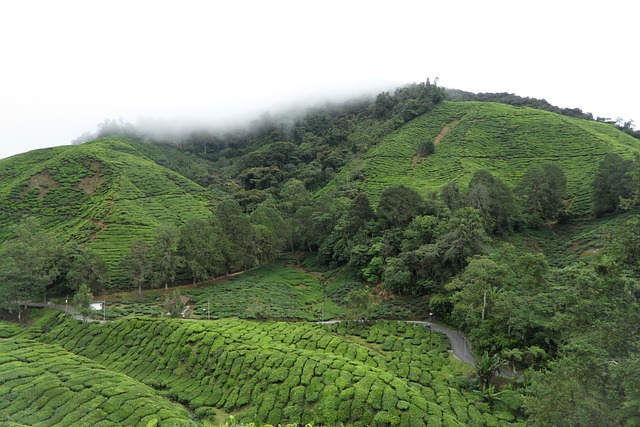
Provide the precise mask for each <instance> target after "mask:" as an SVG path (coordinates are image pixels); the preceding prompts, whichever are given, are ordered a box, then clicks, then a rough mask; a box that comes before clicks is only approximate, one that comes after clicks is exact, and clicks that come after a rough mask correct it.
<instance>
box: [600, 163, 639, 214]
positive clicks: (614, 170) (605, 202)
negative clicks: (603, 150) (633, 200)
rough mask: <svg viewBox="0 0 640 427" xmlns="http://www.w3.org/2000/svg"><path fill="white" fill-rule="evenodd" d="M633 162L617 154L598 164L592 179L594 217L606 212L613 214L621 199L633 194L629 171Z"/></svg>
mask: <svg viewBox="0 0 640 427" xmlns="http://www.w3.org/2000/svg"><path fill="white" fill-rule="evenodd" d="M632 170H633V162H632V161H631V160H625V159H623V158H622V157H621V156H620V155H619V154H616V153H609V154H607V155H606V156H605V157H604V159H602V161H601V162H600V165H599V167H598V171H597V172H596V176H595V177H594V178H593V183H592V187H593V203H592V208H591V210H592V212H593V214H594V215H595V216H596V217H599V216H602V215H603V214H605V213H607V212H615V211H617V210H618V208H619V207H620V200H621V199H628V198H630V197H631V195H632V192H633V181H632V175H631V171H632Z"/></svg>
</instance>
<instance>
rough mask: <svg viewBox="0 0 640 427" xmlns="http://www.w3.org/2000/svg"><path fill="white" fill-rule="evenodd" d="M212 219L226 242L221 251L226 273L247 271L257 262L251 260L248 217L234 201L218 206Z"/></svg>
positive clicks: (227, 201) (250, 237)
mask: <svg viewBox="0 0 640 427" xmlns="http://www.w3.org/2000/svg"><path fill="white" fill-rule="evenodd" d="M213 215H214V217H215V218H216V220H217V221H218V223H219V224H220V227H221V229H222V232H223V233H224V235H225V237H226V240H227V242H228V244H227V245H225V247H223V248H222V249H223V250H222V253H223V255H224V259H225V267H226V272H227V274H229V273H230V272H232V271H239V270H243V269H247V268H249V267H251V266H252V265H255V263H256V262H257V260H255V259H252V258H251V254H252V253H253V252H254V251H253V250H252V247H251V246H252V242H253V233H252V228H251V222H250V221H249V217H247V215H245V213H244V212H243V211H242V208H241V207H240V205H239V204H238V202H236V201H235V200H225V201H223V202H222V203H220V204H219V205H218V208H217V209H216V211H215V212H214V214H213Z"/></svg>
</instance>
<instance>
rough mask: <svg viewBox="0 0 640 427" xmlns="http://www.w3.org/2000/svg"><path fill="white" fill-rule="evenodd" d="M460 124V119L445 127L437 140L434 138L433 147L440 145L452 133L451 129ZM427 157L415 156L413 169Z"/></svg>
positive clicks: (412, 161)
mask: <svg viewBox="0 0 640 427" xmlns="http://www.w3.org/2000/svg"><path fill="white" fill-rule="evenodd" d="M458 122H460V119H455V120H454V121H452V122H450V123H447V124H446V125H444V127H443V128H442V129H441V130H440V133H439V134H438V135H437V136H436V137H435V138H433V145H438V144H440V142H441V141H442V140H443V139H444V137H445V136H447V135H448V134H449V132H451V129H453V128H454V127H455V126H456V125H457V124H458ZM425 157H427V156H425V155H422V154H416V155H415V156H413V159H411V167H414V166H415V165H416V164H417V163H418V162H419V161H420V160H421V159H424V158H425Z"/></svg>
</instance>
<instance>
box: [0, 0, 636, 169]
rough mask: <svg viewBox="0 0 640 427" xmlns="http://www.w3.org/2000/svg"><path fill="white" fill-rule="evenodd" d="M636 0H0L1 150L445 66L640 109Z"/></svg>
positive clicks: (204, 120) (501, 83)
mask: <svg viewBox="0 0 640 427" xmlns="http://www.w3.org/2000/svg"><path fill="white" fill-rule="evenodd" d="M637 8H638V6H636V5H635V4H630V3H629V2H624V1H616V0H614V1H611V2H608V3H607V6H606V7H602V6H601V5H599V4H592V3H584V2H578V1H566V2H562V3H561V2H557V1H556V2H551V1H541V2H536V3H535V4H523V3H520V2H507V1H496V0H490V1H487V2H481V3H478V2H476V1H471V0H469V1H453V2H440V3H437V4H434V3H432V2H424V1H397V2H393V3H391V2H384V3H376V2H365V1H352V2H339V1H326V2H322V3H314V4H310V3H307V2H296V1H282V0H275V1H273V2H259V1H247V2H223V3H221V2H205V1H195V0H194V1H184V2H180V3H175V2H171V3H170V2H151V1H144V0H140V1H136V2H125V1H122V0H114V1H111V2H109V3H108V4H98V3H94V2H83V1H72V0H62V1H58V2H48V1H37V0H35V1H29V2H4V3H3V4H2V5H0V40H2V49H1V50H0V57H1V58H2V64H3V67H2V68H1V69H0V94H1V96H0V158H3V157H7V156H9V155H13V154H16V153H20V152H24V151H28V150H31V149H34V148H39V147H46V146H54V145H64V144H69V143H70V141H72V140H73V139H75V138H77V137H78V136H80V135H81V134H83V133H84V132H95V131H96V130H97V129H96V126H97V125H98V124H99V123H101V122H103V121H104V120H105V119H112V120H113V119H115V120H118V119H119V118H122V119H123V120H124V121H126V122H131V123H134V124H136V123H139V122H140V123H145V122H146V123H149V122H150V121H153V122H155V123H156V124H158V125H162V126H165V127H169V128H170V129H174V128H184V127H189V126H198V127H202V126H206V127H207V128H226V127H230V126H238V125H241V124H243V123H248V122H249V121H250V120H252V119H255V118H256V117H258V116H260V115H261V114H262V113H264V112H265V111H270V112H272V113H277V112H278V111H283V110H288V111H290V110H292V109H294V110H295V109H296V108H298V109H299V108H301V107H303V106H306V105H312V104H314V103H317V102H321V101H323V100H330V101H335V102H338V101H341V100H345V99H349V98H351V97H354V96H359V95H361V94H371V93H377V92H379V91H381V90H385V89H389V88H394V87H396V86H400V85H403V84H408V83H413V82H421V81H424V80H426V79H427V78H431V79H432V80H433V79H434V78H435V77H439V84H440V85H443V86H447V87H453V88H458V89H462V90H467V91H471V92H509V93H515V94H517V95H521V96H529V97H535V98H544V99H546V100H547V101H549V102H550V103H552V104H554V105H557V106H560V107H568V108H574V107H578V108H581V109H582V110H583V111H585V112H591V113H593V115H594V116H602V117H611V118H613V119H615V118H617V117H620V116H621V117H623V118H625V119H627V120H628V119H632V120H635V122H636V123H640V103H639V102H637V101H638V99H640V85H638V84H637V83H636V72H635V67H634V64H635V62H634V57H635V56H636V55H637V46H636V45H634V43H635V42H636V41H637V35H636V30H635V27H636V24H635V23H636V21H637V11H638V10H637Z"/></svg>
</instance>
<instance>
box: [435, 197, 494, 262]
mask: <svg viewBox="0 0 640 427" xmlns="http://www.w3.org/2000/svg"><path fill="white" fill-rule="evenodd" d="M486 242H487V235H486V234H485V232H484V221H483V220H482V216H481V215H480V212H479V211H478V210H477V209H474V208H470V207H466V208H462V209H458V210H457V211H456V212H454V214H453V216H452V217H451V218H450V219H449V221H447V224H446V226H445V231H444V233H443V234H441V235H440V236H439V237H438V239H437V245H438V248H439V249H440V251H441V254H442V255H441V257H442V261H443V263H444V265H445V266H446V267H447V269H448V270H449V272H450V273H451V274H452V275H455V274H457V273H459V272H460V271H462V269H463V268H464V267H465V266H466V265H467V260H468V259H469V258H471V257H472V256H474V255H478V254H480V253H482V252H484V251H485V245H486Z"/></svg>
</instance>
